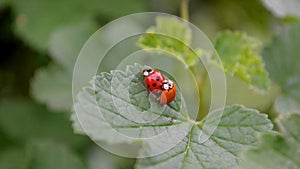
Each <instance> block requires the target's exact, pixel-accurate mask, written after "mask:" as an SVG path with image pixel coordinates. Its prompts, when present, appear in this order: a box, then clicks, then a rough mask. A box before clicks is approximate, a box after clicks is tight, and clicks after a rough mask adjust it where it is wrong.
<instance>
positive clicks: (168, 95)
mask: <svg viewBox="0 0 300 169" xmlns="http://www.w3.org/2000/svg"><path fill="white" fill-rule="evenodd" d="M161 89H162V92H161V94H160V98H159V103H160V104H168V103H170V102H172V101H173V100H174V99H175V96H176V85H175V84H174V83H173V82H172V81H171V80H164V81H163V82H162V86H161Z"/></svg>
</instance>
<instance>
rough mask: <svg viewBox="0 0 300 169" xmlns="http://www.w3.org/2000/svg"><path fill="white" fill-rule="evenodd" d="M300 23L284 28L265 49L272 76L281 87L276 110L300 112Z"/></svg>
mask: <svg viewBox="0 0 300 169" xmlns="http://www.w3.org/2000/svg"><path fill="white" fill-rule="evenodd" d="M299 29H300V23H299V22H298V23H296V24H294V25H292V26H291V27H289V28H286V29H284V30H283V31H282V32H281V33H280V34H279V35H278V36H277V37H275V38H274V39H273V41H272V43H271V44H270V45H268V46H267V47H265V49H264V51H263V59H264V61H265V63H266V69H267V70H268V72H269V74H270V78H271V79H272V80H273V81H274V82H275V83H277V84H278V85H279V86H280V87H281V95H279V96H278V97H277V99H276V101H275V105H274V106H275V110H277V111H278V112H281V113H287V112H297V113H300V109H299V108H300V76H299V74H300V67H299V65H298V63H299V62H300V48H299V47H298V44H299V43H300V32H299Z"/></svg>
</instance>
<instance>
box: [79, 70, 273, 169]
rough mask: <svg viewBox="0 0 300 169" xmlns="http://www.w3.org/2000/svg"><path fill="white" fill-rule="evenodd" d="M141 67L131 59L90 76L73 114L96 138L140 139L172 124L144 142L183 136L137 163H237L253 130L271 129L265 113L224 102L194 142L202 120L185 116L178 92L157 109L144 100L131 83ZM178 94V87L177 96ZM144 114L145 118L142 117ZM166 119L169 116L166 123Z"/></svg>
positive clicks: (224, 165) (139, 89) (208, 165)
mask: <svg viewBox="0 0 300 169" xmlns="http://www.w3.org/2000/svg"><path fill="white" fill-rule="evenodd" d="M142 69H143V67H142V66H140V65H137V64H136V65H134V66H128V67H127V69H126V71H125V72H122V71H119V70H114V71H111V72H110V73H109V74H108V73H103V74H101V75H99V76H96V77H95V78H94V80H93V81H92V82H91V83H92V85H91V86H89V87H86V88H85V89H84V91H82V92H81V93H79V95H78V97H77V102H76V104H75V108H76V113H77V116H78V117H79V119H80V122H81V124H82V125H83V127H84V129H85V131H86V133H87V134H88V135H89V136H90V137H92V138H93V139H94V140H96V141H106V142H110V143H119V142H125V141H126V142H128V141H133V139H131V140H130V139H129V140H128V138H127V137H124V136H123V135H121V134H118V133H117V132H115V131H118V132H120V133H123V134H127V135H128V136H131V137H135V138H136V139H142V138H144V137H150V136H155V135H157V134H160V133H161V132H162V131H163V129H164V130H168V131H169V132H171V131H172V127H173V128H174V126H175V127H176V134H175V133H174V134H169V135H168V137H165V136H164V137H160V142H161V143H157V140H151V139H150V140H147V141H145V143H146V144H148V145H154V144H161V145H160V146H159V147H163V146H166V144H164V142H168V140H169V142H170V139H171V140H173V141H174V140H176V139H178V137H180V136H179V135H183V136H184V137H183V138H182V140H181V141H180V140H178V141H180V142H179V143H178V144H176V145H175V146H174V147H173V148H171V149H170V150H168V151H167V152H164V153H163V154H161V155H158V156H154V157H151V158H145V159H142V160H140V161H139V164H138V168H170V166H176V168H186V167H187V168H199V166H201V168H220V167H221V168H232V167H234V166H236V165H237V162H236V155H237V153H238V152H239V151H241V150H242V149H243V148H244V147H246V146H250V145H253V144H254V143H255V142H256V139H255V136H254V135H255V133H256V132H263V131H269V130H271V129H272V123H271V121H270V120H269V119H268V118H267V116H266V115H263V114H259V113H258V112H257V111H255V110H251V109H246V108H244V107H242V106H238V105H236V106H229V107H226V108H225V110H224V113H223V115H222V110H220V111H217V112H215V113H213V115H212V117H211V118H208V119H207V120H208V121H207V124H208V125H209V126H210V127H213V126H214V125H216V124H215V123H214V120H216V118H217V117H218V116H220V115H222V117H221V122H220V124H218V125H217V126H215V127H217V130H216V131H215V132H214V133H213V135H212V136H211V137H210V138H209V139H208V140H207V141H205V142H204V143H200V142H199V139H200V138H201V137H204V135H206V134H209V131H208V130H209V129H207V128H204V127H203V121H202V122H195V121H193V120H190V119H189V117H188V116H187V114H186V111H185V109H180V107H179V105H180V102H182V101H183V100H179V98H180V97H177V98H176V99H175V101H174V102H172V103H171V104H169V105H166V107H167V108H165V109H162V108H164V106H163V105H160V104H159V103H157V101H155V100H151V97H150V99H149V100H148V98H147V97H146V90H145V88H144V86H141V85H140V86H137V84H136V82H137V81H139V80H138V79H139V76H140V75H139V72H140V71H141V70H142ZM140 80H141V79H140ZM127 88H128V89H129V91H128V92H129V93H127ZM180 95H181V94H180V91H179V92H178V94H177V96H180ZM159 111H162V114H160V115H159V114H157V113H159ZM145 116H146V117H147V118H148V120H150V121H149V122H145V121H144V120H145V118H144V117H145ZM116 119H118V120H116ZM151 119H154V120H153V121H152V120H151ZM170 119H173V120H174V122H173V123H170ZM74 122H75V124H74V126H75V127H76V126H77V127H76V128H75V130H78V131H80V132H81V133H82V129H81V128H80V127H79V126H80V125H78V121H74ZM76 123H77V124H76ZM78 127H79V128H78ZM187 127H188V128H187ZM187 129H188V130H187ZM114 130H115V131H114ZM167 133H168V132H167ZM171 133H172V132H171ZM203 133H204V135H203ZM201 134H202V135H201ZM136 139H134V141H136ZM162 140H164V141H162ZM153 142H154V143H153ZM147 147H148V149H146V150H145V149H144V151H142V152H144V153H145V154H142V155H149V154H147V153H149V152H153V151H155V150H151V148H153V149H155V147H152V146H147ZM220 152H222V153H221V154H220ZM225 159H226V160H225ZM220 163H222V165H220Z"/></svg>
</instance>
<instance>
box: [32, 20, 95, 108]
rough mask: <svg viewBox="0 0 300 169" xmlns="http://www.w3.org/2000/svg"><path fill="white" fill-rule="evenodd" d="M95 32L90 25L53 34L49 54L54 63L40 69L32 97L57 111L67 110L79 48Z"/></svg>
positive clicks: (70, 105) (81, 24)
mask: <svg viewBox="0 0 300 169" xmlns="http://www.w3.org/2000/svg"><path fill="white" fill-rule="evenodd" d="M95 30H96V25H94V24H93V23H91V22H82V23H80V24H77V25H74V26H72V27H64V28H61V29H58V30H57V31H55V32H54V33H53V36H52V37H51V40H50V53H51V54H52V57H53V58H54V60H55V61H56V63H51V64H50V65H48V66H47V67H45V68H41V69H39V70H38V71H37V72H36V74H35V76H34V79H33V81H32V83H31V94H32V95H33V97H34V98H35V99H36V100H38V101H40V102H42V103H45V104H46V105H47V106H48V107H49V108H51V109H53V110H57V111H70V109H71V107H72V104H73V99H72V74H73V68H74V65H75V61H76V59H77V56H78V54H79V52H80V49H81V47H82V46H83V44H84V43H85V41H86V40H87V39H88V37H89V36H90V35H91V34H92V33H93V32H94V31H95Z"/></svg>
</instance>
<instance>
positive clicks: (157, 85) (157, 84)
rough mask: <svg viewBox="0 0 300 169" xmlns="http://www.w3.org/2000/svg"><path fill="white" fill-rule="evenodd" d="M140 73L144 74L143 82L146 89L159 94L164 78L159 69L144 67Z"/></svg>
mask: <svg viewBox="0 0 300 169" xmlns="http://www.w3.org/2000/svg"><path fill="white" fill-rule="evenodd" d="M142 74H143V75H144V76H145V84H146V86H147V88H148V91H150V92H152V93H153V94H155V95H159V93H160V92H161V90H162V88H161V87H162V85H163V81H164V80H165V77H164V75H163V74H162V73H161V72H160V71H159V70H153V69H145V70H143V72H142Z"/></svg>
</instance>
